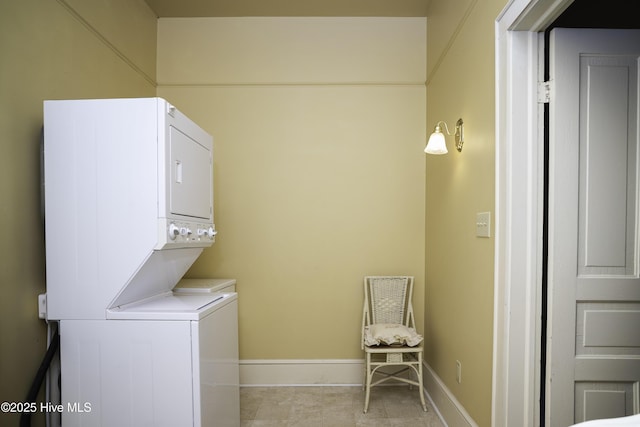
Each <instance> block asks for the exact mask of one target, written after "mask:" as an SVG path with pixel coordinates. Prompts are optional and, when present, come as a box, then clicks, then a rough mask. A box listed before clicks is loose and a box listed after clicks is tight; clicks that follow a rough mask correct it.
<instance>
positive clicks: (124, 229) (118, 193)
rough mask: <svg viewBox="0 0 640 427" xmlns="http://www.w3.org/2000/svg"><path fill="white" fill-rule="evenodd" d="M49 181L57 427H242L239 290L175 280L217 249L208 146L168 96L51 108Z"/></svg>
mask: <svg viewBox="0 0 640 427" xmlns="http://www.w3.org/2000/svg"><path fill="white" fill-rule="evenodd" d="M44 175H45V179H44V186H45V230H46V259H47V293H46V306H47V307H46V318H47V320H48V321H50V322H57V323H58V324H59V333H60V370H61V404H62V408H63V409H62V425H64V426H65V427H67V426H105V427H106V426H109V427H110V426H118V427H120V426H131V427H140V426H153V427H162V426H166V427H175V426H181V427H182V426H185V427H186V426H195V427H206V426H225V427H226V426H239V424H240V410H239V375H238V323H237V319H238V313H237V294H236V292H235V280H232V279H230V280H221V279H209V280H204V281H203V280H200V281H198V280H193V279H191V280H189V279H182V277H183V275H184V274H185V272H186V271H187V270H188V268H189V267H190V266H191V265H192V264H193V262H194V261H195V260H196V258H198V256H199V255H200V254H201V252H202V250H203V249H204V248H206V247H209V246H211V245H212V244H213V243H214V241H215V235H216V230H215V225H214V222H213V141H212V138H211V136H210V135H208V134H207V133H206V132H205V131H203V130H202V129H201V128H200V127H199V126H198V125H196V124H195V123H194V122H192V121H191V120H189V119H188V118H187V117H186V116H185V115H184V114H182V113H181V112H180V111H179V110H178V109H176V108H175V107H174V106H173V105H171V104H169V103H168V102H166V101H165V100H163V99H162V98H132V99H107V100H61V101H45V103H44Z"/></svg>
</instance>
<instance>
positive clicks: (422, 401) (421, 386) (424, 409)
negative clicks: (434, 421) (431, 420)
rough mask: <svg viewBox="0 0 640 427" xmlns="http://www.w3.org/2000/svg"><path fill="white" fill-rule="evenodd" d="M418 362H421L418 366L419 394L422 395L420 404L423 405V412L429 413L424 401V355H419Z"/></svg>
mask: <svg viewBox="0 0 640 427" xmlns="http://www.w3.org/2000/svg"><path fill="white" fill-rule="evenodd" d="M418 361H419V362H420V363H419V364H418V384H420V385H419V386H418V392H419V393H420V402H421V403H422V410H423V411H424V412H427V404H426V403H425V401H424V389H423V384H422V353H420V354H419V356H418Z"/></svg>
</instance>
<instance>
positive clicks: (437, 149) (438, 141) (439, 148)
mask: <svg viewBox="0 0 640 427" xmlns="http://www.w3.org/2000/svg"><path fill="white" fill-rule="evenodd" d="M424 152H425V153H427V154H447V153H448V152H449V151H447V145H446V144H445V141H444V134H443V133H442V132H441V131H440V126H436V130H435V132H433V133H432V134H431V136H430V137H429V142H427V146H426V147H425V149H424Z"/></svg>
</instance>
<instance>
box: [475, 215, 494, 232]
mask: <svg viewBox="0 0 640 427" xmlns="http://www.w3.org/2000/svg"><path fill="white" fill-rule="evenodd" d="M476 237H491V212H478V213H477V214H476Z"/></svg>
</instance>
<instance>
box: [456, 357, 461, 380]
mask: <svg viewBox="0 0 640 427" xmlns="http://www.w3.org/2000/svg"><path fill="white" fill-rule="evenodd" d="M456 381H457V382H458V384H462V363H460V361H459V360H456Z"/></svg>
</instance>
